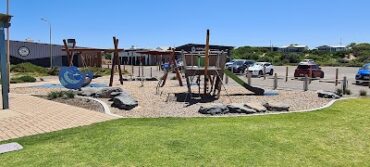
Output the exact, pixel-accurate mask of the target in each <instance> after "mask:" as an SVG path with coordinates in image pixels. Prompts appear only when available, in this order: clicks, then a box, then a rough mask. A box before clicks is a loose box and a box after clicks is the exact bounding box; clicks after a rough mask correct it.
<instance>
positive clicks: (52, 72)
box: [48, 67, 59, 76]
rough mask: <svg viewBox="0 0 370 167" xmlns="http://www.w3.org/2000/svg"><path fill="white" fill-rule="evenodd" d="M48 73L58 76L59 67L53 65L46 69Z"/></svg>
mask: <svg viewBox="0 0 370 167" xmlns="http://www.w3.org/2000/svg"><path fill="white" fill-rule="evenodd" d="M48 74H49V75H52V76H58V75H59V68H57V67H53V68H51V69H49V70H48Z"/></svg>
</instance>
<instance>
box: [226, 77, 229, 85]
mask: <svg viewBox="0 0 370 167" xmlns="http://www.w3.org/2000/svg"><path fill="white" fill-rule="evenodd" d="M225 84H226V85H227V84H229V77H228V76H226V77H225Z"/></svg>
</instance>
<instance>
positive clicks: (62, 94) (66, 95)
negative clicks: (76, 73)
mask: <svg viewBox="0 0 370 167" xmlns="http://www.w3.org/2000/svg"><path fill="white" fill-rule="evenodd" d="M57 98H63V99H73V98H75V94H74V93H73V92H72V91H53V92H50V93H49V94H48V99H49V100H53V99H57Z"/></svg>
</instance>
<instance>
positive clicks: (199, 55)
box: [182, 30, 227, 98]
mask: <svg viewBox="0 0 370 167" xmlns="http://www.w3.org/2000/svg"><path fill="white" fill-rule="evenodd" d="M209 38H210V33H209V30H207V37H206V46H205V50H204V51H198V52H197V51H192V52H189V53H185V52H182V59H183V62H184V66H185V67H184V69H185V78H186V83H187V88H188V93H189V94H193V93H192V85H193V83H194V80H196V81H195V83H196V84H197V85H198V91H199V95H203V96H210V95H213V96H216V97H217V98H219V97H220V93H221V89H222V86H223V78H224V67H225V63H226V56H227V54H226V52H223V51H212V52H211V51H210V48H209ZM202 90H203V91H202Z"/></svg>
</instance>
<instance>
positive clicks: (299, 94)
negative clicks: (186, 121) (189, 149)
mask: <svg viewBox="0 0 370 167" xmlns="http://www.w3.org/2000/svg"><path fill="white" fill-rule="evenodd" d="M156 84H157V82H145V83H144V87H140V82H135V81H128V82H124V86H122V88H123V89H124V90H125V91H127V92H129V93H130V94H131V95H132V96H133V97H134V98H135V99H136V100H138V101H139V106H138V107H137V108H134V109H133V110H130V111H124V110H119V109H117V108H111V111H112V112H113V113H114V114H117V115H121V116H123V117H203V116H204V115H202V114H199V113H198V109H199V107H200V106H202V104H204V103H206V102H212V103H223V104H230V103H246V102H258V103H266V102H270V103H271V102H278V103H279V102H280V103H282V102H283V103H284V104H287V105H289V106H290V107H291V111H300V110H306V109H313V108H318V107H322V106H324V105H326V104H327V103H328V102H330V99H322V98H318V97H317V94H316V92H313V91H308V92H303V91H285V90H280V91H278V92H279V95H278V96H255V95H253V94H251V92H249V91H247V90H245V89H243V88H242V87H240V86H236V85H227V86H226V89H227V92H228V95H227V93H226V92H225V91H222V93H221V97H220V99H218V100H215V99H205V100H192V101H191V102H190V103H185V100H184V99H185V97H186V93H184V92H187V90H186V87H185V86H184V87H179V86H178V82H177V81H168V82H167V84H166V86H165V87H163V88H161V89H160V91H159V94H156V90H155V86H156ZM194 91H195V92H196V90H195V89H194ZM195 99H197V98H195ZM102 100H103V101H105V102H106V103H108V104H111V102H109V101H108V99H102Z"/></svg>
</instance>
